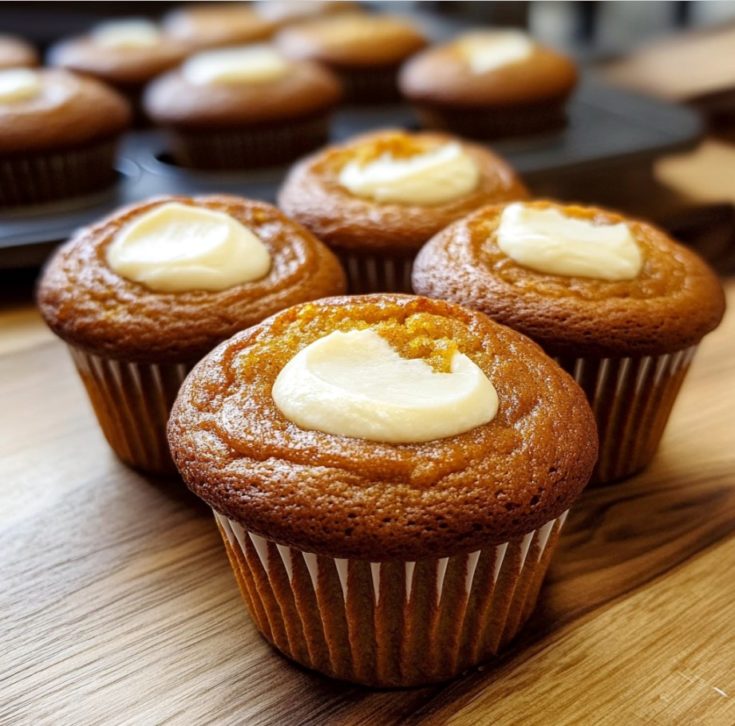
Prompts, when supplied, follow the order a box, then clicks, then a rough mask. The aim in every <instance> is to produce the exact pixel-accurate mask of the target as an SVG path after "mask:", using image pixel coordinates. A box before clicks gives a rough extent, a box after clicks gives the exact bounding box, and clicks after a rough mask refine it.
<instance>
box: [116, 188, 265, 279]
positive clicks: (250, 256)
mask: <svg viewBox="0 0 735 726" xmlns="http://www.w3.org/2000/svg"><path fill="white" fill-rule="evenodd" d="M107 263H108V265H109V266H110V268H111V269H112V270H114V271H115V272H116V273H117V274H119V275H121V276H122V277H125V278H127V279H129V280H133V281H135V282H140V283H142V284H143V285H145V286H146V287H148V288H150V289H151V290H155V291H157V292H184V291H187V290H210V291H217V290H224V289H226V288H228V287H232V286H233V285H238V284H241V283H244V282H252V281H253V280H258V279H260V278H262V277H264V276H265V275H266V274H267V273H268V270H269V269H270V266H271V256H270V252H269V251H268V248H267V247H266V246H265V245H264V244H263V242H262V241H261V240H260V239H258V237H256V236H255V234H253V232H252V231H251V230H250V229H248V228H247V227H246V226H244V225H243V224H241V223H240V222H238V221H237V220H236V219H235V218H234V217H231V216H230V215H229V214H225V213H224V212H217V211H214V210H211V209H205V208H204V207H195V206H191V205H187V204H180V203H178V202H167V203H165V204H161V205H160V206H158V207H154V208H153V209H151V210H150V211H148V212H145V213H144V214H142V215H141V216H140V217H138V218H137V219H135V220H133V221H132V222H131V223H130V224H128V225H126V226H125V227H123V228H122V229H121V230H120V231H119V232H118V233H117V234H116V235H115V237H114V239H113V240H112V242H111V244H110V245H109V246H108V248H107Z"/></svg>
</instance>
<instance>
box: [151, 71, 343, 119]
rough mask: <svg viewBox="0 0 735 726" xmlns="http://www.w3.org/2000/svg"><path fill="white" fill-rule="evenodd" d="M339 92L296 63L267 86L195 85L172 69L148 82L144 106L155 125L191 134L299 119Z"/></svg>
mask: <svg viewBox="0 0 735 726" xmlns="http://www.w3.org/2000/svg"><path fill="white" fill-rule="evenodd" d="M340 92H341V91H340V85H339V81H338V80H337V79H336V78H335V76H334V75H333V74H332V73H330V72H329V71H328V70H327V69H326V68H322V67H321V66H319V65H317V64H316V63H309V62H308V61H302V62H296V63H293V64H292V66H291V68H289V70H288V73H287V74H286V75H285V76H283V77H282V78H278V79H276V80H274V81H269V82H267V83H232V84H201V85H195V84H192V83H190V82H188V81H187V80H186V78H184V76H183V75H182V72H181V70H180V69H177V70H174V71H171V72H170V73H167V74H166V75H164V76H162V77H161V78H157V79H156V80H155V81H153V83H151V85H150V86H149V87H148V89H147V90H146V95H145V101H144V104H145V108H146V111H147V113H148V114H149V115H150V116H151V117H152V118H153V119H155V120H156V122H158V123H160V124H163V125H166V126H173V127H176V128H182V129H184V128H186V129H192V130H196V129H207V128H227V127H232V126H238V125H242V124H259V123H267V122H269V121H283V120H287V119H291V118H303V117H306V116H310V115H311V114H316V113H319V112H322V111H324V110H327V109H329V108H331V107H332V106H334V105H336V104H337V102H338V100H339V98H340Z"/></svg>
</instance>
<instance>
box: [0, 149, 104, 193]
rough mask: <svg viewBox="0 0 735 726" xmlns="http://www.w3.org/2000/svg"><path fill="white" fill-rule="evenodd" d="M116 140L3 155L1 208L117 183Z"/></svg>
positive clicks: (88, 190) (89, 190)
mask: <svg viewBox="0 0 735 726" xmlns="http://www.w3.org/2000/svg"><path fill="white" fill-rule="evenodd" d="M116 147H117V144H116V142H114V141H109V140H108V141H105V142H104V143H100V144H95V145H94V146H89V147H84V148H76V149H66V150H64V151H56V152H48V153H38V154H32V155H31V154H29V155H23V156H20V155H19V156H4V157H0V207H15V206H22V205H28V204H42V203H45V202H51V201H55V200H58V199H67V198H69V197H76V196H82V195H84V194H91V193H93V192H99V191H101V190H103V189H105V188H106V187H109V186H111V185H112V184H113V183H114V182H115V178H116V175H115V168H114V164H115V150H116Z"/></svg>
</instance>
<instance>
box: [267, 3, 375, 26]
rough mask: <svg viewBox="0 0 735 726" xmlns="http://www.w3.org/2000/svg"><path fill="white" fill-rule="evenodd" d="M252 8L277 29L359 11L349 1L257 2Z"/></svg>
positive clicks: (358, 7) (357, 6)
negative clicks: (313, 19)
mask: <svg viewBox="0 0 735 726" xmlns="http://www.w3.org/2000/svg"><path fill="white" fill-rule="evenodd" d="M253 7H255V9H256V10H257V12H258V14H259V15H260V16H261V17H263V18H266V19H267V20H270V21H271V22H273V23H276V24H277V25H278V26H279V27H282V26H284V25H289V24H290V23H295V22H298V21H300V20H308V19H309V18H315V17H318V16H320V15H332V14H334V13H341V12H345V11H352V12H359V10H360V5H359V4H358V3H356V2H350V0H331V1H330V0H259V1H258V2H256V3H254V4H253Z"/></svg>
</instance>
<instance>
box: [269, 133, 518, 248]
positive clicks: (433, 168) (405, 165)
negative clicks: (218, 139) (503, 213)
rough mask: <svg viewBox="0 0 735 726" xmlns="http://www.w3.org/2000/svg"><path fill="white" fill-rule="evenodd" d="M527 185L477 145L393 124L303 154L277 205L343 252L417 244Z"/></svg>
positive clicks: (486, 150) (516, 196)
mask: <svg viewBox="0 0 735 726" xmlns="http://www.w3.org/2000/svg"><path fill="white" fill-rule="evenodd" d="M526 196H527V193H526V189H525V188H524V186H523V184H522V183H521V181H520V180H519V179H518V177H517V176H516V175H515V173H514V172H513V170H512V169H511V168H510V166H508V164H506V163H505V162H504V161H503V160H502V159H500V158H499V157H497V156H495V154H493V153H492V152H490V151H489V150H488V149H486V148H485V147H483V146H479V145H476V144H471V143H469V142H467V141H463V140H462V139H459V138H457V137H454V136H450V135H447V134H442V133H430V132H421V133H410V132H407V131H401V130H396V129H389V130H384V131H378V132H373V133H369V134H365V135H362V136H358V137H356V138H354V139H351V140H350V141H347V142H346V143H344V144H340V145H336V146H330V147H328V148H326V149H324V150H322V151H319V152H317V153H316V154H314V155H312V156H310V157H308V158H306V159H305V160H303V161H302V162H300V163H299V164H297V165H296V166H295V167H294V168H293V169H292V170H291V172H290V173H289V175H288V177H287V179H286V181H285V182H284V185H283V187H282V188H281V191H280V194H279V205H280V206H281V208H282V209H284V210H286V213H287V214H290V215H292V216H293V217H295V218H296V219H298V220H299V221H300V222H301V223H303V224H305V225H306V226H307V227H308V228H309V229H311V230H312V231H313V232H314V234H316V235H317V236H318V237H319V238H320V239H322V240H324V241H325V242H327V243H328V244H330V245H333V246H335V247H339V248H344V249H355V250H360V249H363V250H364V249H371V250H380V249H384V250H391V251H394V252H395V251H398V250H406V251H413V250H416V249H418V248H419V247H420V246H421V245H422V244H423V243H424V242H426V240H428V239H429V237H431V236H432V235H433V234H435V233H436V232H438V231H439V230H440V229H442V228H444V227H446V226H447V225H448V224H449V223H450V222H453V221H454V220H455V219H459V218H460V217H463V216H464V215H466V214H469V212H471V211H473V210H474V209H477V208H478V207H479V206H483V205H485V204H488V203H489V202H492V201H506V200H512V199H523V198H525V197H526Z"/></svg>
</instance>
